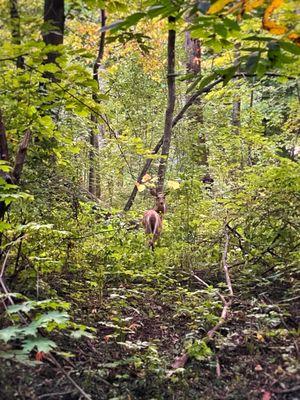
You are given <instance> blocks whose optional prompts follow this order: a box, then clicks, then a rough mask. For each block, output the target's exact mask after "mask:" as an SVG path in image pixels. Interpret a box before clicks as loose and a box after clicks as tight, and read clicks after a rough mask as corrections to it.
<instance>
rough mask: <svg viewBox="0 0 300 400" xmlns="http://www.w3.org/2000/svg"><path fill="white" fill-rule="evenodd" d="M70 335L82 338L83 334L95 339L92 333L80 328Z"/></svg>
mask: <svg viewBox="0 0 300 400" xmlns="http://www.w3.org/2000/svg"><path fill="white" fill-rule="evenodd" d="M70 336H71V337H72V338H74V339H80V338H81V337H82V336H84V337H87V338H89V339H93V338H94V337H95V336H94V335H93V334H92V333H90V332H87V331H85V330H83V329H78V330H76V331H73V332H72V333H71V335H70Z"/></svg>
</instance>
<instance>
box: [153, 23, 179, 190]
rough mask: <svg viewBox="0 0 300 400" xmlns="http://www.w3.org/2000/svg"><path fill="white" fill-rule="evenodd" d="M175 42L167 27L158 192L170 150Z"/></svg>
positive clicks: (171, 32) (164, 174)
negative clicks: (163, 113)
mask: <svg viewBox="0 0 300 400" xmlns="http://www.w3.org/2000/svg"><path fill="white" fill-rule="evenodd" d="M168 22H169V24H172V23H174V22H175V18H174V17H169V18H168ZM175 42H176V32H175V30H174V29H169V32H168V105H167V110H166V115H165V128H164V136H163V144H162V150H161V159H160V163H159V167H158V173H157V175H158V184H157V189H158V192H163V189H164V182H165V176H166V170H167V162H168V157H169V152H170V145H171V136H172V121H173V114H174V108H175V99H176V94H175Z"/></svg>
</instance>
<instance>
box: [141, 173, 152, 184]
mask: <svg viewBox="0 0 300 400" xmlns="http://www.w3.org/2000/svg"><path fill="white" fill-rule="evenodd" d="M150 180H151V175H149V174H145V175H144V176H143V178H142V182H147V181H150Z"/></svg>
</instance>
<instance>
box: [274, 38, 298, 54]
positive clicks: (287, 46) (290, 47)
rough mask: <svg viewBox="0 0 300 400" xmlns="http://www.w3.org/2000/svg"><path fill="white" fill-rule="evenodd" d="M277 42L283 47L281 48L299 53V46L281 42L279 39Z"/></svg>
mask: <svg viewBox="0 0 300 400" xmlns="http://www.w3.org/2000/svg"><path fill="white" fill-rule="evenodd" d="M278 43H279V45H280V47H282V48H283V50H285V51H288V52H289V53H292V54H296V55H300V47H299V46H297V45H296V44H294V43H291V42H282V41H279V42H278Z"/></svg>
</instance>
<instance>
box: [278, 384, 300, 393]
mask: <svg viewBox="0 0 300 400" xmlns="http://www.w3.org/2000/svg"><path fill="white" fill-rule="evenodd" d="M298 390H299V391H300V385H297V386H294V387H291V388H289V389H283V390H276V389H272V392H273V393H278V394H281V393H292V392H297V391H298Z"/></svg>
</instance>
